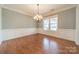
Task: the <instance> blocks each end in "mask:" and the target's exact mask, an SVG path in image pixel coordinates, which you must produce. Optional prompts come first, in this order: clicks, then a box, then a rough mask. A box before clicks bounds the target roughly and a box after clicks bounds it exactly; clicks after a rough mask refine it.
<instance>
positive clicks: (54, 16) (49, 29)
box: [43, 15, 58, 31]
mask: <svg viewBox="0 0 79 59" xmlns="http://www.w3.org/2000/svg"><path fill="white" fill-rule="evenodd" d="M51 18H57V19H56V21H57V22H56V30H51V25H50V21H51ZM45 19H46V20H49V25H48V26H49V27H48V29H47V30H45V31H57V29H58V15H53V16H50V17H46V18H44V20H45ZM44 20H43V30H44Z"/></svg>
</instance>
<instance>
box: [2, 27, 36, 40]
mask: <svg viewBox="0 0 79 59" xmlns="http://www.w3.org/2000/svg"><path fill="white" fill-rule="evenodd" d="M35 33H37V32H36V28H22V29H4V30H2V36H3V37H2V40H10V39H14V38H19V37H22V36H27V35H31V34H35Z"/></svg>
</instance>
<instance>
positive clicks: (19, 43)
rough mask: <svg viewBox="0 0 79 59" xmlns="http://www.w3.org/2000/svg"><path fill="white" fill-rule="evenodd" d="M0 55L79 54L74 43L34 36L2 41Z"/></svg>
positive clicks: (38, 35)
mask: <svg viewBox="0 0 79 59" xmlns="http://www.w3.org/2000/svg"><path fill="white" fill-rule="evenodd" d="M0 53H4V54H13V53H14V54H57V53H58V54H59V53H64V54H67V53H79V49H78V47H77V46H76V45H75V43H74V42H72V41H68V40H64V39H59V38H55V37H52V36H47V35H44V34H34V35H29V36H25V37H21V38H16V39H12V40H7V41H3V42H2V44H1V45H0Z"/></svg>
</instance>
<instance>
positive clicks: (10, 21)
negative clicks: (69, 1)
mask: <svg viewBox="0 0 79 59" xmlns="http://www.w3.org/2000/svg"><path fill="white" fill-rule="evenodd" d="M35 26H36V23H35V20H33V17H31V16H27V15H24V14H20V13H17V12H14V11H11V10H7V9H4V8H2V29H17V28H35Z"/></svg>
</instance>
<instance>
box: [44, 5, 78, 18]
mask: <svg viewBox="0 0 79 59" xmlns="http://www.w3.org/2000/svg"><path fill="white" fill-rule="evenodd" d="M76 6H77V5H73V6H68V7H65V8H62V9H58V10H55V11H51V12H48V13H44V14H42V15H43V16H44V17H48V16H52V15H54V14H56V13H58V12H62V11H65V10H68V9H71V8H74V7H76Z"/></svg>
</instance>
